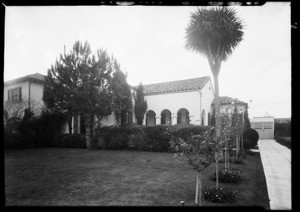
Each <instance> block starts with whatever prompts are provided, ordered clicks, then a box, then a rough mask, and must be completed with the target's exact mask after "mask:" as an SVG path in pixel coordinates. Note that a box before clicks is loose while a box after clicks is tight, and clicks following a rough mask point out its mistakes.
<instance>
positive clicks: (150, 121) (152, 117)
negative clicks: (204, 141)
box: [143, 76, 214, 126]
mask: <svg viewBox="0 0 300 212" xmlns="http://www.w3.org/2000/svg"><path fill="white" fill-rule="evenodd" d="M144 93H145V99H146V100H147V103H148V110H147V112H146V114H145V117H144V122H143V124H144V125H150V126H151V125H159V124H172V125H174V124H195V125H208V119H209V113H210V105H211V102H212V101H213V99H214V92H213V86H212V82H211V80H210V77H208V76H205V77H199V78H193V79H186V80H177V81H171V82H162V83H155V84H148V85H144Z"/></svg>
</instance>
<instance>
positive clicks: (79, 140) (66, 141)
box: [57, 134, 86, 148]
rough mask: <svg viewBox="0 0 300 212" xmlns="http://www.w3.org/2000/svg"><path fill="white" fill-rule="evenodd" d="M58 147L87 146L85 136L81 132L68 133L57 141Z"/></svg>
mask: <svg viewBox="0 0 300 212" xmlns="http://www.w3.org/2000/svg"><path fill="white" fill-rule="evenodd" d="M57 146H58V147H66V148H86V145H85V137H84V136H83V135H79V134H66V135H64V136H63V137H62V138H61V139H60V141H59V142H58V143H57Z"/></svg>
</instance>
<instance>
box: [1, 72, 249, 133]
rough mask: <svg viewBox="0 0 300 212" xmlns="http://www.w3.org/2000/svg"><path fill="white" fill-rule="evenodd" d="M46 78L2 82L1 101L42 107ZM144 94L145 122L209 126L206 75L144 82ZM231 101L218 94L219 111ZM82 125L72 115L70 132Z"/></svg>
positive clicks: (110, 121) (210, 95) (241, 105)
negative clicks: (145, 104) (26, 101)
mask: <svg viewBox="0 0 300 212" xmlns="http://www.w3.org/2000/svg"><path fill="white" fill-rule="evenodd" d="M45 77H46V76H44V75H41V74H39V73H35V74H32V75H26V76H25V77H20V78H17V79H14V80H10V81H7V82H5V83H4V104H5V103H6V102H18V101H20V100H21V99H23V100H24V99H26V100H28V104H29V105H28V107H30V104H32V102H36V103H38V104H37V105H38V107H39V108H40V110H41V109H42V108H43V107H44V104H43V100H42V98H43V83H44V80H45ZM136 88H137V87H132V93H133V92H135V90H136ZM144 94H145V99H146V100H147V104H148V109H147V112H146V113H145V116H144V120H143V124H144V125H148V126H153V125H160V124H164V125H165V124H170V125H175V124H183V125H184V124H194V125H210V116H211V114H212V111H213V110H212V108H213V104H214V90H213V85H212V81H211V79H210V77H209V76H204V77H198V78H192V79H184V80H177V81H170V82H161V83H154V84H146V85H144ZM132 99H133V98H132ZM233 100H235V99H232V98H230V97H221V102H220V103H221V104H220V105H221V109H220V110H221V112H222V111H223V112H224V111H227V112H228V108H229V107H231V108H232V111H233V107H234V105H233V104H232V102H233ZM133 101H134V99H133ZM236 103H237V107H238V110H239V111H240V112H245V110H247V106H248V105H247V103H245V102H242V101H239V100H236ZM133 105H134V102H133ZM131 119H132V123H136V119H135V115H134V113H133V114H132V117H131ZM116 123H117V122H116V119H115V116H114V114H111V115H109V116H107V117H106V118H104V119H103V120H102V125H106V126H111V125H116ZM82 124H83V122H82V120H81V119H80V117H79V118H76V119H75V118H73V119H72V131H73V130H74V129H76V130H77V131H78V133H80V132H81V129H80V128H81V127H80V126H82ZM63 132H68V124H67V123H66V124H65V126H64V128H63Z"/></svg>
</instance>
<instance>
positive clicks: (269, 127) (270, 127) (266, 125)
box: [264, 122, 273, 130]
mask: <svg viewBox="0 0 300 212" xmlns="http://www.w3.org/2000/svg"><path fill="white" fill-rule="evenodd" d="M272 126H273V123H272V122H265V123H264V129H266V130H271V129H272Z"/></svg>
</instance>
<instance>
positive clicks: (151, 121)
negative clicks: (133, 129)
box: [146, 110, 156, 126]
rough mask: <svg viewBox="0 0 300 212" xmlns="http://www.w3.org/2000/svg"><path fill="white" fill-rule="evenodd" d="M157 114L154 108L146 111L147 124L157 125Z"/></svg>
mask: <svg viewBox="0 0 300 212" xmlns="http://www.w3.org/2000/svg"><path fill="white" fill-rule="evenodd" d="M155 116H156V114H155V112H154V111H153V110H149V111H148V112H147V113H146V125H148V126H153V125H156V123H155V122H156V118H155Z"/></svg>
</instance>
